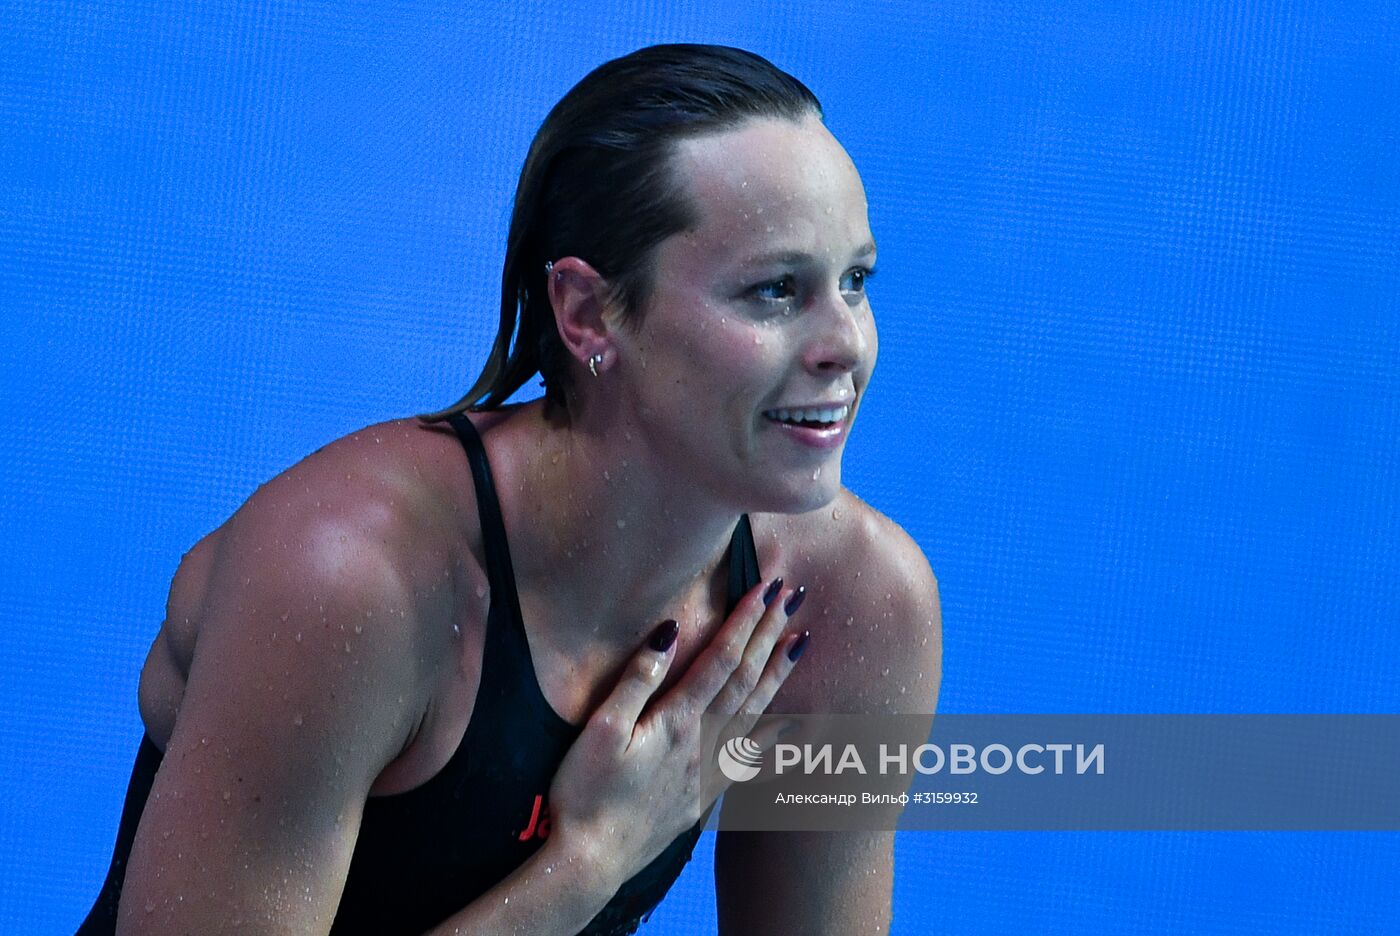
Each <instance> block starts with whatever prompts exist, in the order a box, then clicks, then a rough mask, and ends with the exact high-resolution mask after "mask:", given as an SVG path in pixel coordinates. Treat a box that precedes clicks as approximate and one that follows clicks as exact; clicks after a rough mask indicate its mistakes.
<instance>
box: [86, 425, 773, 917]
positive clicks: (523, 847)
mask: <svg viewBox="0 0 1400 936" xmlns="http://www.w3.org/2000/svg"><path fill="white" fill-rule="evenodd" d="M451 423H452V427H453V428H454V429H455V430H456V432H457V435H458V438H460V439H461V441H462V446H463V448H465V449H466V452H467V457H468V460H469V461H470V463H471V469H472V477H473V479H474V481H475V483H476V498H477V505H478V507H479V510H480V514H481V530H482V540H483V543H484V550H485V555H486V566H487V575H488V578H489V581H490V586H491V605H490V610H489V612H488V614H487V624H486V645H485V650H484V652H483V655H482V663H481V684H480V687H479V688H478V690H477V696H476V703H475V708H474V709H473V711H472V718H471V722H470V723H469V724H468V725H467V730H466V733H465V734H464V735H463V737H462V743H461V744H460V745H459V746H458V748H457V750H456V752H455V753H454V754H453V755H452V758H451V759H450V760H449V761H448V762H447V765H446V766H445V767H443V769H442V770H441V771H439V772H438V773H437V775H435V776H434V777H433V778H432V779H430V780H429V781H428V782H426V783H424V784H422V785H421V786H418V787H415V788H414V789H412V790H409V791H407V792H404V793H398V794H394V795H390V796H374V797H370V798H369V799H368V800H367V801H366V802H365V808H364V816H363V819H362V821H361V824H360V833H359V837H358V839H357V840H356V842H355V850H354V853H353V855H352V857H351V860H350V870H349V873H348V875H347V877H346V881H345V890H344V893H343V894H342V896H341V900H340V907H339V909H338V910H337V912H336V917H335V923H334V925H333V926H332V927H331V933H332V936H341V934H352V933H374V934H396V933H403V934H411V936H419V934H421V933H423V932H424V931H426V930H428V929H431V928H432V927H433V926H436V925H437V924H438V923H441V922H442V921H443V920H444V919H446V918H447V917H449V916H451V915H452V914H454V913H456V912H457V911H458V910H460V909H461V908H462V907H464V906H466V905H467V904H469V903H471V902H472V901H473V900H475V899H476V898H477V897H479V896H481V895H482V894H483V893H485V892H486V891H487V890H489V889H490V888H491V887H493V886H494V885H495V884H496V883H497V882H499V881H500V880H502V879H503V878H505V877H506V876H507V875H508V874H510V872H511V871H513V870H514V869H515V868H517V867H519V866H520V865H521V864H523V863H524V862H525V860H526V859H527V858H529V857H530V855H532V854H533V853H534V852H535V851H536V850H537V849H538V848H539V847H540V844H541V843H542V840H543V838H544V836H545V835H547V834H548V823H547V810H546V808H545V807H546V803H545V800H544V797H545V796H546V795H547V794H548V792H549V786H550V782H551V780H552V779H553V777H554V773H555V771H556V770H558V768H559V764H560V762H561V761H562V760H563V759H564V754H565V753H566V752H567V751H568V749H569V747H570V746H571V745H572V744H573V742H574V740H575V739H576V738H577V737H578V736H579V734H580V732H581V731H582V729H581V728H580V727H577V726H575V725H572V724H570V723H569V722H567V721H565V720H564V719H563V718H561V717H560V716H559V714H558V713H557V712H555V711H554V709H553V708H551V707H550V705H549V702H548V701H547V700H546V699H545V697H544V693H543V692H542V691H541V690H540V686H539V682H538V680H537V679H536V677H535V669H534V664H533V663H532V662H531V659H530V647H529V643H528V642H527V640H526V637H525V626H524V624H523V622H522V620H521V616H520V600H519V597H518V595H517V594H516V590H515V575H514V572H513V570H512V568H511V562H510V550H509V548H508V546H507V544H506V533H505V526H504V524H503V522H502V520H501V508H500V503H499V502H498V501H497V499H496V493H495V487H494V485H493V483H492V478H491V468H490V465H489V463H488V462H487V460H486V450H485V448H484V447H483V446H482V443H481V438H480V436H479V435H478V434H477V431H476V429H475V427H473V426H472V424H471V422H470V421H469V420H468V419H467V418H466V417H465V416H461V415H459V416H456V417H454V418H453V419H452V420H451ZM758 579H759V571H758V559H757V555H756V553H755V550H754V543H753V532H752V530H751V529H750V526H749V521H748V517H743V518H741V519H740V520H739V524H738V526H737V527H736V528H735V530H734V536H733V538H732V540H731V541H730V546H729V588H728V607H729V608H730V609H731V610H732V609H733V608H734V606H735V605H736V604H737V603H738V601H739V599H740V598H741V597H742V596H743V595H744V593H745V592H747V591H748V590H749V589H750V588H752V587H753V586H754V585H755V584H757V582H758ZM160 758H161V755H160V752H159V751H158V750H157V749H156V747H155V745H154V744H152V743H151V740H150V739H149V738H144V739H143V740H142V742H141V750H140V751H139V752H138V754H137V758H136V767H135V770H134V771H133V773H132V778H131V785H130V787H129V788H128V790H127V798H126V804H125V806H124V807H123V809H122V818H121V826H120V829H119V831H118V834H117V847H116V851H115V854H114V855H113V858H112V866H111V869H110V870H109V872H108V875H107V881H106V883H105V884H104V885H103V888H102V892H101V894H99V895H98V899H97V903H96V904H95V905H94V906H93V908H92V912H91V913H90V914H89V915H88V918H87V920H86V922H84V924H83V926H82V928H81V929H80V930H79V931H78V936H97V934H103V933H112V932H113V931H114V930H115V927H116V918H117V902H118V900H119V898H120V896H121V884H122V879H123V877H124V875H125V871H126V858H127V855H128V854H129V853H130V851H131V844H132V840H133V839H134V838H135V834H136V825H137V823H138V822H139V821H140V818H141V810H142V808H143V807H144V806H145V801H146V797H147V795H148V794H149V793H150V789H151V783H152V781H153V779H154V777H155V771H156V768H157V767H158V766H159V764H160ZM702 828H703V822H701V823H697V824H696V825H695V826H693V827H692V828H690V829H689V830H687V831H686V832H684V833H682V834H681V835H680V836H678V837H677V838H676V839H675V840H674V841H673V842H671V844H670V845H669V846H667V848H666V850H665V851H663V852H662V853H661V854H660V855H658V856H657V857H656V859H655V860H654V861H652V862H651V864H649V865H647V866H646V867H645V868H643V869H642V870H641V871H640V872H638V873H637V874H636V875H635V876H634V877H632V878H631V879H630V880H628V881H627V882H626V883H625V884H623V885H622V887H621V888H620V889H619V890H618V891H617V893H616V894H614V895H613V897H612V899H611V900H610V901H609V902H608V904H607V906H605V907H604V908H603V909H602V910H601V911H600V912H599V913H598V915H597V916H596V917H594V919H593V921H592V922H591V923H589V925H588V926H587V928H585V929H584V930H583V933H584V934H587V936H605V934H607V936H611V934H621V933H632V932H635V931H636V929H637V927H638V926H639V925H640V924H641V922H642V920H643V919H644V918H645V917H646V916H650V912H651V910H652V909H653V908H654V907H655V906H656V905H657V904H658V903H660V901H661V898H662V897H663V896H665V894H666V891H667V890H669V889H670V887H671V885H672V884H673V883H674V882H675V880H676V878H677V877H678V876H679V875H680V872H681V869H682V868H683V867H684V866H685V864H686V862H687V861H689V860H690V854H691V851H692V850H693V849H694V848H695V843H696V841H697V840H698V839H699V837H700V832H701V829H702ZM542 833H543V834H542Z"/></svg>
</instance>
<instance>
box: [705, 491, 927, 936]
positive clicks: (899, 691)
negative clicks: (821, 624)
mask: <svg viewBox="0 0 1400 936" xmlns="http://www.w3.org/2000/svg"><path fill="white" fill-rule="evenodd" d="M856 503H859V502H856ZM843 512H844V511H843ZM850 513H851V514H854V516H853V518H852V520H853V522H852V524H851V526H850V528H849V529H848V530H847V531H845V533H844V535H842V536H841V537H839V538H837V539H836V540H835V541H834V542H833V543H832V544H831V545H830V549H829V552H830V554H831V557H830V562H829V565H830V568H831V569H832V570H840V573H841V579H842V581H844V582H845V583H846V586H847V587H846V588H845V590H844V591H840V592H837V591H836V590H835V589H832V588H830V587H828V588H827V589H825V590H824V594H827V595H832V594H835V595H836V597H834V598H832V599H830V600H831V602H832V603H831V605H829V606H828V607H826V608H823V611H824V613H823V615H821V617H822V619H823V620H836V621H849V622H850V625H849V626H850V627H851V628H855V629H856V630H855V633H857V634H858V635H859V637H858V639H859V641H860V646H859V649H858V650H856V651H855V652H850V651H847V652H834V653H831V654H830V656H827V657H825V658H824V659H822V660H821V662H820V666H821V669H818V670H814V671H812V672H815V673H820V674H821V682H820V685H821V686H822V687H823V688H825V689H826V690H827V691H826V692H825V694H823V695H820V696H817V695H815V694H810V697H813V698H819V699H820V704H821V706H822V709H823V710H824V711H826V712H834V713H844V714H872V713H888V714H894V715H903V716H907V717H909V718H911V719H912V718H913V717H914V716H922V717H926V718H928V719H929V720H930V721H931V718H932V715H933V713H934V710H935V707H936V705H937V702H938V691H939V687H940V684H941V677H942V634H943V631H942V612H941V607H940V602H939V595H938V581H937V579H936V578H935V577H934V574H933V570H932V569H931V568H930V567H929V563H928V560H927V559H926V558H925V557H924V554H923V552H922V550H920V549H919V547H918V545H917V544H916V543H915V542H914V541H913V539H911V538H910V537H909V535H908V534H906V533H905V532H904V531H903V530H902V529H900V527H899V526H898V525H897V524H895V523H893V522H892V521H890V520H888V519H887V518H885V517H883V516H881V515H880V514H878V513H877V512H876V511H874V510H873V509H871V508H868V507H866V506H865V505H863V504H860V505H859V509H858V510H855V511H850ZM856 572H858V573H859V575H856V574H854V573H856ZM834 577H835V576H832V575H829V576H828V578H834ZM804 613H806V612H804ZM813 630H814V634H813V642H812V645H811V649H810V650H809V651H808V655H809V656H815V655H816V654H818V653H820V652H821V647H822V646H823V644H822V643H820V642H819V641H821V640H822V638H823V637H828V638H829V644H830V645H833V646H840V644H838V643H836V640H835V639H834V638H838V637H839V636H843V635H849V634H850V633H851V631H848V630H846V629H845V628H843V629H842V634H841V635H838V633H836V632H829V633H828V634H821V633H817V632H816V628H815V627H814V628H813ZM846 646H847V647H849V646H850V644H849V643H848V644H846ZM802 665H807V659H806V658H805V657H804V660H803V663H802V664H799V668H798V669H799V671H800V669H801V666H802ZM795 672H796V671H795ZM808 711H812V709H808ZM916 727H917V726H914V725H908V724H905V723H901V724H900V725H899V730H900V732H901V733H903V732H905V731H911V732H912V731H913V730H914V729H915V728H916ZM923 733H924V735H925V736H926V735H927V724H925V725H924V728H923ZM721 824H723V820H722V821H721ZM893 850H894V833H893V832H889V831H869V832H768V831H764V832H735V831H722V832H720V833H719V836H718V839H717V841H716V845H715V890H716V898H717V902H718V906H719V919H720V931H721V932H722V933H726V934H728V933H735V934H739V933H751V932H759V933H761V932H784V933H795V934H805V933H813V934H832V936H835V934H845V933H887V932H888V931H889V926H890V919H891V906H890V898H891V893H892V890H893V885H894V854H893Z"/></svg>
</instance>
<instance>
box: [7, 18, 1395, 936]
mask: <svg viewBox="0 0 1400 936" xmlns="http://www.w3.org/2000/svg"><path fill="white" fill-rule="evenodd" d="M677 40H687V41H709V42H721V43H727V44H734V45H742V46H746V47H749V48H752V49H754V50H755V51H758V52H760V53H762V54H764V55H766V56H768V57H769V58H771V59H772V60H773V61H774V62H775V63H777V64H778V65H779V66H781V67H784V68H786V69H788V70H789V71H791V72H793V73H794V74H796V75H797V76H799V77H800V78H802V79H803V80H804V81H806V82H807V83H808V84H809V85H810V86H811V87H812V88H813V90H815V91H816V93H817V94H818V96H819V97H820V98H821V99H822V101H823V103H824V105H825V108H826V113H827V122H828V125H829V126H830V127H831V129H832V130H833V131H834V132H835V133H836V135H837V136H838V138H840V139H841V140H842V141H843V142H844V143H845V145H846V147H847V148H848V150H849V151H850V153H851V155H852V156H853V158H854V159H855V162H856V164H857V166H858V167H859V168H860V169H861V171H862V173H863V176H864V179H865V183H866V186H867V190H868V193H869V198H870V205H871V222H872V225H873V229H874V231H875V235H876V238H877V240H878V241H879V243H880V267H881V271H880V275H879V277H878V278H877V279H876V281H875V282H874V283H873V285H872V293H873V302H874V304H875V308H876V316H877V321H878V322H879V325H880V329H881V337H882V352H881V359H880V366H879V369H878V371H877V373H876V379H875V382H874V384H873V385H872V388H871V392H870V397H869V399H868V401H867V404H866V405H865V406H864V407H863V409H862V419H861V425H860V429H859V431H858V432H857V433H856V434H855V436H854V438H853V439H852V441H851V444H850V446H849V448H848V450H847V456H846V463H845V464H846V478H847V482H848V484H849V485H850V486H851V487H852V488H853V489H854V490H855V491H856V492H857V493H858V494H860V495H862V496H863V497H865V498H866V499H867V500H869V501H870V502H871V503H873V504H874V505H875V506H876V507H878V508H879V509H881V510H883V511H884V512H886V513H887V514H889V515H890V516H892V517H894V518H895V519H896V520H897V521H899V522H900V523H901V524H903V525H904V526H905V528H906V529H908V530H909V531H910V533H911V534H913V536H914V537H915V538H916V539H917V540H918V542H919V543H920V544H921V545H922V546H923V548H924V550H925V552H926V553H927V554H928V556H929V558H930V560H931V562H932V564H933V566H934V569H935V570H936V572H937V573H938V576H939V579H940V581H941V584H942V595H943V606H944V618H945V637H946V655H945V673H944V682H943V695H942V700H941V705H942V707H943V709H944V710H947V711H956V712H1346V711H1376V712H1396V711H1400V704H1397V703H1400V679H1397V664H1400V626H1397V625H1400V613H1397V608H1398V607H1400V602H1397V598H1400V567H1398V566H1400V562H1398V561H1397V558H1396V548H1397V546H1398V545H1400V536H1398V535H1397V534H1398V533H1400V472H1397V460H1398V459H1397V446H1396V438H1397V431H1400V392H1397V391H1400V363H1397V362H1400V316H1397V314H1396V313H1397V295H1398V294H1400V289H1398V288H1397V287H1400V258H1397V245H1398V244H1400V240H1398V239H1397V236H1398V235H1400V160H1398V159H1397V152H1400V132H1398V131H1400V18H1398V17H1397V14H1396V9H1395V6H1394V5H1393V4H1391V3H1389V2H1386V0H1375V2H1345V3H1323V2H1298V3H1284V2H1262V0H1261V2H1250V0H1244V2H1228V3H1217V2H1208V0H1167V2H1151V3H1147V2H1140V3H1131V2H1118V3H1088V2H1084V0H1000V2H998V0H976V2H973V0H940V2H938V3H936V4H931V5H930V4H925V3H916V2H910V0H900V2H886V3H880V4H874V3H848V2H841V3H833V2H824V3H820V4H809V3H796V2H773V3H769V4H767V5H765V6H763V7H762V9H759V8H757V7H751V6H750V5H747V4H742V3H708V2H688V3H684V4H675V5H672V4H659V3H653V2H646V3H642V2H634V3H588V4H574V3H550V4H545V3H502V2H480V3H469V4H463V3H445V2H437V3H427V2H423V3H407V2H400V3H377V4H372V5H364V4H343V3H339V2H337V3H330V2H304V3H300V4H296V5H287V4H280V3H257V2H245V3H238V4H233V3H220V2H210V0H204V2H200V3H192V2H161V3H154V2H149V0H103V2H43V3H40V2H36V0H4V2H0V128H3V129H0V313H2V314H0V359H2V360H3V384H0V391H2V392H3V398H2V399H0V403H3V405H0V556H3V561H4V574H3V576H0V615H3V621H2V622H0V625H2V626H0V715H3V718H2V719H0V784H3V791H4V796H3V798H0V882H3V883H2V885H0V931H3V932H6V933H9V932H14V933H26V934H27V933H56V934H57V933H67V932H71V931H72V929H73V928H74V926H75V925H76V923H77V922H78V920H79V919H80V918H81V916H82V915H83V913H84V912H85V910H86V908H87V906H88V904H89V902H90V900H91V898H92V896H93V895H94V893H95V891H96V888H97V886H98V883H99V881H100V879H101V877H102V875H103V874H104V872H105V869H106V865H107V861H108V857H109V854H110V849H111V844H112V840H113V837H114V835H115V829H116V822H117V815H118V811H119V807H120V802H121V798H122V794H123V790H124V787H125V782H126V778H127V774H128V771H129V768H130V762H131V757H132V755H133V753H134V751H135V748H136V743H137V740H138V739H139V736H140V722H139V718H138V716H137V711H136V683H137V676H138V671H139V667H140V664H141V661H142V659H143V658H144V654H145V651H146V648H147V646H148V644H149V642H150V640H151V638H152V637H153V635H154V634H155V632H156V629H157V627H158V625H159V622H160V619H161V615H162V609H163V603H164V592H165V589H166V587H167V585H168V583H169V579H170V576H171V574H172V573H173V571H174V569H175V566H176V563H177V562H178V560H179V557H180V555H181V553H182V552H183V550H185V549H186V548H188V547H189V546H190V545H191V544H192V543H193V542H194V541H195V540H196V539H198V538H199V537H200V536H201V535H202V534H204V533H205V532H207V531H208V530H210V529H212V528H213V527H214V526H216V525H217V524H218V523H219V522H220V521H221V520H222V519H223V518H224V517H226V516H227V515H228V514H229V513H230V512H231V511H232V510H233V509H235V508H236V507H237V506H238V504H240V503H241V502H242V501H243V500H244V498H246V497H247V496H248V494H250V493H251V492H252V491H253V490H254V488H255V487H256V486H257V485H258V484H259V483H260V482H262V481H264V480H265V479H267V478H268V477H270V476H271V475H273V474H275V473H276V472H278V471H280V470H281V469H283V468H285V467H286V466H288V465H290V464H291V463H292V462H294V461H296V460H297V459H298V458H300V457H301V456H303V455H304V454H306V453H307V452H309V451H311V450H312V449H314V448H316V447H318V446H319V445H321V444H323V443H325V442H327V441H329V440H330V439H332V438H335V437H337V436H339V435H341V434H343V433H346V432H348V431H350V430H352V429H354V428H356V427H359V426H362V425H364V424H366V423H369V422H373V421H378V420H381V419H387V418H391V417H397V416H403V415H407V414H411V413H415V412H421V411H424V410H427V409H431V408H435V407H438V406H441V405H445V404H446V403H449V402H451V401H452V400H455V399H456V398H457V397H458V396H459V395H460V393H461V392H462V391H463V390H464V389H465V388H466V387H467V386H468V385H469V384H470V382H471V380H472V378H473V377H474V376H475V375H476V372H477V369H478V368H479V366H480V363H481V361H482V359H483V355H484V351H485V349H486V347H487V345H488V341H489V338H490V331H491V328H492V322H493V319H494V311H493V310H494V307H495V304H496V301H497V299H496V296H497V290H498V284H499V270H500V264H501V259H502V254H503V242H504V234H505V226H506V222H507V218H508V210H509V201H510V197H511V193H512V192H513V187H514V182H515V177H516V174H517V172H518V170H519V166H520V164H521V161H522V159H523V157H524V154H525V151H526V147H527V146H528V143H529V140H530V137H531V135H532V134H533V131H534V130H535V128H536V127H537V126H538V123H539V121H540V120H542V119H543V116H544V114H545V112H546V110H547V109H548V108H549V106H550V105H551V104H552V103H553V102H554V101H555V100H557V99H558V97H559V96H560V95H562V94H563V93H564V91H566V90H567V89H568V88H569V87H570V86H571V85H572V84H573V83H574V82H575V81H576V80H577V79H578V78H580V77H581V76H582V75H583V74H584V73H585V72H586V71H588V70H589V69H590V68H592V67H593V66H595V65H597V64H599V63H600V62H602V61H603V60H605V59H607V58H610V57H613V56H615V55H618V54H622V53H625V52H628V51H631V50H632V49H634V48H636V47H638V46H640V45H645V44H649V43H652V42H658V41H677ZM710 841H711V840H710V839H709V838H707V839H706V841H704V842H702V844H701V847H700V849H699V850H698V852H697V857H696V859H695V860H694V861H693V862H692V864H691V866H690V867H689V868H688V869H687V871H686V874H685V876H684V878H683V879H682V882H681V883H680V884H679V885H678V887H677V888H676V890H675V891H673V893H672V895H671V896H670V897H668V899H667V900H666V902H665V903H664V904H663V905H662V907H661V908H660V909H659V910H658V912H657V914H656V916H655V918H654V919H653V922H652V923H651V924H650V925H649V926H648V927H647V928H646V932H648V933H660V934H664V933H693V932H694V933H699V932H709V931H712V930H713V927H714V923H713V919H714V909H713V895H712V889H711V885H710V870H711V864H710V859H709V853H710V848H709V845H710ZM897 859H898V865H897V868H898V870H897V883H896V887H895V910H896V923H895V928H894V931H895V932H896V933H902V934H916V933H924V932H929V931H933V930H935V929H936V930H938V931H940V932H943V931H946V932H955V933H1002V932H1007V931H1016V932H1021V933H1063V932H1069V931H1075V932H1082V933H1114V934H1123V933H1158V932H1161V933H1167V932H1171V933H1178V932H1190V933H1237V932H1251V933H1330V932H1384V931H1390V932H1395V931H1397V924H1396V923H1395V922H1394V918H1393V911H1394V898H1395V894H1396V893H1397V892H1398V891H1400V836H1397V835H1394V834H1382V833H1371V834H1208V833H1205V834H1203V833H1194V834H1187V833H1132V834H1124V833H1116V834H1095V833H1079V834H1063V833H1055V834H1050V833H1034V834H1032V833H1025V834H1021V833H1017V834H1010V833H985V834H970V833H959V834H936V833H901V835H900V836H899V839H898V849H897Z"/></svg>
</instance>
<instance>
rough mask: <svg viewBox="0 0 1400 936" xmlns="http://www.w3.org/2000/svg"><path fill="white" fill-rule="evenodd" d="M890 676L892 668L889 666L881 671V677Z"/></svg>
mask: <svg viewBox="0 0 1400 936" xmlns="http://www.w3.org/2000/svg"><path fill="white" fill-rule="evenodd" d="M889 674H890V668H889V667H888V666H887V667H885V668H884V669H882V670H880V675H881V676H888V675H889Z"/></svg>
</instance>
